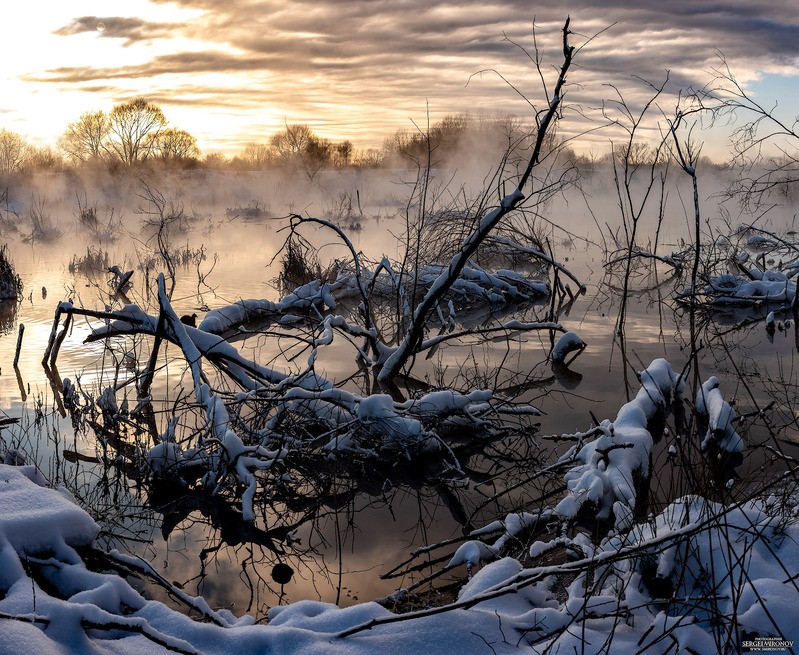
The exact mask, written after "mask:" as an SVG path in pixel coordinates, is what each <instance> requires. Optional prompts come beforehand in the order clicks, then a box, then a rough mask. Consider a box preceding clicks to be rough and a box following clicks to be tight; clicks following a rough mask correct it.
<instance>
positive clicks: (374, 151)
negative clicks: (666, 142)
mask: <svg viewBox="0 0 799 655" xmlns="http://www.w3.org/2000/svg"><path fill="white" fill-rule="evenodd" d="M383 156H384V153H383V151H382V150H381V149H380V148H367V149H366V150H361V151H358V152H356V153H355V154H354V155H353V157H352V162H353V165H355V166H357V167H359V168H377V167H378V166H380V165H381V164H382V163H383Z"/></svg>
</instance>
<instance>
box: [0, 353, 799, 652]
mask: <svg viewBox="0 0 799 655" xmlns="http://www.w3.org/2000/svg"><path fill="white" fill-rule="evenodd" d="M641 381H642V386H641V390H640V392H639V394H638V395H637V396H636V397H635V398H634V399H633V400H632V401H631V402H629V403H627V404H626V405H625V406H624V407H622V408H621V409H620V411H619V413H618V415H617V417H616V419H615V420H614V421H604V422H602V424H601V425H600V426H599V428H598V429H599V430H600V432H601V434H600V435H599V437H598V438H597V439H596V440H594V441H591V442H590V443H587V444H585V445H583V446H582V447H575V448H573V449H572V450H571V451H570V452H569V453H568V454H567V455H565V456H564V458H563V460H562V461H563V462H571V463H573V466H572V467H571V468H570V469H569V470H568V471H567V472H566V474H565V479H566V480H567V482H568V487H569V488H568V490H567V492H566V495H565V497H564V499H563V500H562V501H561V503H560V504H558V506H557V507H556V508H555V509H554V510H552V509H547V510H545V511H543V512H539V513H538V514H537V515H533V514H513V515H509V516H508V517H506V518H505V519H504V520H503V521H501V522H499V524H500V526H501V528H502V531H501V536H500V538H499V539H498V540H496V541H495V542H494V543H492V544H488V543H485V542H484V541H482V540H480V537H481V531H480V530H477V531H475V532H474V533H473V534H472V535H471V536H472V537H473V540H472V541H468V542H466V543H465V544H464V545H463V546H461V547H460V548H459V549H458V550H457V551H456V553H455V557H454V558H453V561H452V562H451V563H450V565H451V566H455V565H459V564H467V565H468V568H469V572H470V574H471V573H474V575H472V576H471V577H470V579H468V580H465V581H464V584H463V586H462V588H461V589H460V592H459V593H458V595H457V598H456V599H455V600H453V601H452V602H450V603H449V604H447V605H443V606H440V607H429V608H426V609H422V610H418V611H415V612H411V613H407V614H403V615H400V614H394V613H392V612H390V611H389V610H387V609H385V608H384V607H383V606H381V605H379V604H377V603H376V602H367V603H362V604H359V605H354V606H351V607H348V608H338V607H336V606H335V605H332V604H329V603H322V602H317V601H310V600H305V601H299V602H296V603H293V604H290V605H288V606H280V607H274V608H272V610H271V611H270V612H269V616H268V622H267V623H266V624H255V623H254V621H253V619H252V618H251V617H247V616H243V617H237V616H234V615H233V614H232V613H230V612H228V611H226V610H215V609H213V608H210V607H209V606H208V604H207V603H206V602H205V601H204V600H203V599H202V598H194V597H190V596H188V595H187V594H185V592H183V591H182V590H180V589H178V588H175V587H171V585H170V584H169V583H168V582H167V581H165V580H164V579H163V578H160V576H158V574H157V573H156V572H155V571H154V569H153V568H152V567H150V566H149V565H148V564H146V563H145V562H143V561H142V560H138V559H136V558H132V557H130V556H127V555H122V554H120V553H118V552H111V553H109V554H106V555H104V556H103V558H102V560H99V561H105V562H107V563H111V564H112V565H113V567H114V568H115V569H116V570H123V571H125V570H126V571H138V572H139V574H140V575H144V576H146V577H150V578H155V579H156V580H158V581H159V583H161V584H162V585H166V586H168V587H171V593H172V595H173V596H174V597H175V598H176V599H177V601H178V602H179V604H181V605H182V606H184V607H185V608H186V611H185V612H179V611H177V610H175V609H172V608H170V607H168V606H166V605H164V604H162V603H161V602H157V601H154V600H147V599H145V598H143V597H142V596H141V595H140V593H139V592H138V591H136V590H135V589H134V588H133V587H132V586H131V585H130V584H129V583H128V581H127V580H126V579H125V578H123V577H121V576H120V575H119V574H118V573H116V572H109V571H103V570H100V568H99V567H97V566H96V565H94V566H93V567H92V568H90V567H89V566H88V565H87V562H97V561H98V557H97V556H96V554H94V555H93V554H92V553H94V552H95V551H94V546H93V544H94V541H95V539H96V537H97V534H98V527H97V525H96V524H95V523H94V521H93V520H92V519H91V518H90V517H89V515H88V514H86V513H85V512H84V511H83V510H82V509H80V508H79V507H78V506H77V504H76V503H75V501H74V500H73V499H72V498H71V496H70V495H69V493H68V492H67V491H65V490H64V489H61V488H52V487H50V486H49V485H48V483H47V481H46V480H45V479H44V478H43V477H42V475H41V474H40V473H39V472H38V471H37V470H36V469H35V468H34V467H31V466H18V467H15V466H11V465H5V464H4V465H0V559H2V562H0V595H1V596H2V599H0V620H2V623H0V653H8V654H17V653H24V654H27V653H30V654H34V653H35V654H37V655H38V654H50V653H54V654H75V655H77V654H81V655H82V654H84V653H131V654H134V653H135V654H136V655H148V654H150V653H153V654H154V653H168V652H179V653H203V654H208V655H211V654H214V653H220V654H221V653H226V654H227V653H230V652H235V653H237V654H241V655H244V654H248V653H252V654H256V653H257V654H261V653H281V654H291V653H297V654H299V653H302V654H307V653H341V654H356V653H359V654H360V653H363V654H366V653H376V652H384V653H431V654H442V655H443V654H447V653H453V654H456V653H457V654H459V655H463V654H464V653H530V652H536V653H538V652H540V653H544V652H550V653H575V652H576V653H643V652H646V653H669V652H670V653H677V652H680V653H683V652H684V653H702V654H704V653H734V652H740V651H742V650H745V648H744V645H745V643H747V642H754V643H760V644H763V643H766V642H765V641H764V640H771V641H769V643H770V645H771V646H772V647H774V650H777V651H779V650H780V649H783V650H786V649H787V648H790V647H792V645H793V643H794V642H796V641H797V640H799V622H797V621H796V619H795V608H796V606H797V601H799V574H797V572H799V525H797V519H799V509H798V508H797V499H798V496H799V495H798V494H797V490H796V486H795V483H791V480H792V478H790V476H789V475H787V474H786V475H785V476H784V480H771V481H770V485H769V488H770V490H771V492H770V494H768V495H762V494H761V495H758V496H754V497H751V498H748V499H745V500H742V501H740V502H737V503H734V504H730V505H721V504H718V503H714V502H710V501H708V500H705V499H703V498H701V497H698V496H686V497H683V498H680V499H678V500H676V501H674V502H673V503H672V504H671V505H669V506H668V507H667V508H666V509H665V510H664V511H662V512H661V513H660V514H659V515H657V516H652V515H650V516H648V517H646V520H644V521H636V520H634V519H633V513H632V508H633V507H634V506H635V504H636V503H635V490H634V487H633V486H632V485H631V481H632V480H633V478H634V477H635V476H636V475H643V476H646V475H648V473H649V471H648V466H649V464H648V456H647V455H648V452H649V449H651V444H652V435H651V434H650V433H649V431H648V428H647V426H648V424H649V423H650V421H651V420H652V418H653V416H654V415H655V414H656V413H658V412H666V411H668V406H669V405H670V404H671V402H672V401H674V400H678V399H679V396H680V394H681V392H682V386H683V382H682V379H681V376H679V375H678V374H676V373H675V372H674V371H673V370H672V368H671V366H670V365H669V364H668V363H667V362H666V361H665V360H658V361H655V362H653V364H652V365H651V366H650V367H649V368H648V369H647V370H645V371H643V372H642V373H641ZM709 383H710V384H709V385H706V386H707V388H708V390H709V389H710V388H711V387H713V384H715V383H716V382H715V381H713V380H710V381H709ZM714 388H715V387H714ZM378 398H379V397H378ZM711 404H712V403H709V405H711ZM708 412H709V413H710V415H711V422H712V421H713V418H712V417H713V416H716V418H718V416H719V414H718V413H716V412H715V410H712V408H711V407H710V406H709V407H708ZM722 413H723V412H722ZM627 444H630V445H629V446H628V445H627ZM587 504H588V505H590V504H593V505H594V506H595V507H596V508H597V512H599V513H603V512H604V514H605V515H606V518H607V517H612V521H610V522H609V525H611V527H610V529H609V531H608V532H607V535H606V536H605V537H604V538H602V539H601V540H600V541H599V542H598V543H597V542H595V541H592V540H591V539H590V538H589V537H588V536H587V534H585V533H584V532H583V531H581V530H579V529H576V530H574V529H573V528H574V527H575V526H578V525H579V513H580V509H581V508H583V507H584V506H586V505H587ZM540 519H545V520H548V521H554V522H562V524H563V526H564V530H563V532H562V536H561V537H558V538H555V539H552V540H550V541H548V542H542V541H538V542H536V543H534V544H533V545H532V547H531V548H530V551H529V556H530V560H529V561H528V562H526V563H525V564H524V565H523V564H522V563H520V561H518V560H516V559H513V558H510V557H503V558H500V559H496V557H497V555H496V554H497V553H499V552H501V549H502V546H503V543H505V542H507V540H508V539H512V538H514V537H516V536H518V535H519V534H520V531H521V530H523V529H524V528H525V527H527V526H529V525H530V524H531V523H533V522H534V521H536V520H540ZM567 527H568V530H567V529H566V528H567ZM482 534H486V532H485V531H482ZM480 567H482V568H480ZM103 568H108V566H106V567H103ZM93 569H96V570H93ZM478 569H479V570H478ZM758 640H759V641H758ZM785 644H787V646H785V648H782V646H783V645H785Z"/></svg>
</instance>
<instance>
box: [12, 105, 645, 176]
mask: <svg viewBox="0 0 799 655" xmlns="http://www.w3.org/2000/svg"><path fill="white" fill-rule="evenodd" d="M532 132H533V130H532V126H531V125H528V124H525V122H524V121H522V120H521V119H518V118H515V117H512V116H506V117H490V118H489V117H476V116H470V115H467V114H458V115H453V116H447V117H445V118H444V119H443V120H441V121H439V122H437V123H434V124H432V125H429V126H424V127H418V128H415V129H412V130H400V131H397V132H395V133H394V134H392V135H390V136H388V137H386V138H385V139H384V141H383V145H382V147H381V148H372V149H368V150H356V149H355V148H354V146H353V144H352V142H351V141H349V140H344V141H332V140H330V139H326V138H324V137H321V136H319V135H317V134H315V133H314V132H313V130H312V129H311V128H310V127H309V126H308V125H304V124H287V125H286V126H285V128H284V129H283V130H281V131H279V132H277V133H276V134H273V135H271V136H270V137H269V138H268V139H265V140H264V141H253V142H251V143H249V144H247V145H246V147H245V148H244V149H243V150H242V151H241V152H239V153H237V154H236V155H234V156H232V157H226V156H224V155H222V154H219V153H210V154H207V155H205V156H203V154H202V153H201V152H200V149H199V148H198V146H197V139H196V138H195V137H194V136H193V135H192V134H190V133H189V132H187V131H186V130H183V129H180V128H178V127H175V126H172V125H170V124H169V122H168V121H167V119H166V117H165V115H164V113H163V111H162V110H161V108H160V107H158V106H157V105H156V104H154V103H151V102H148V101H147V100H145V99H143V98H137V99H135V100H131V101H128V102H124V103H120V104H117V105H115V106H114V107H113V108H112V109H111V111H110V112H104V111H96V112H86V113H84V114H82V115H81V116H80V117H79V118H78V119H77V120H76V121H74V122H72V123H70V124H69V125H67V127H66V129H65V130H64V133H63V135H62V136H61V137H60V139H59V140H58V143H57V144H56V146H55V147H50V146H46V147H37V146H34V145H31V144H30V143H28V141H27V139H26V138H25V137H24V136H22V135H20V134H17V133H15V132H11V131H9V130H6V129H0V173H13V172H21V171H31V170H49V171H63V170H69V169H81V168H94V169H97V168H101V169H105V170H110V171H116V170H123V169H130V168H136V167H164V168H169V169H193V168H206V169H230V170H268V169H273V168H280V169H283V170H285V169H289V170H296V171H298V172H301V173H303V174H305V175H307V176H308V177H309V178H311V179H313V177H314V176H315V175H316V173H318V172H319V171H321V170H325V169H342V168H374V167H380V166H385V167H402V166H407V165H409V164H418V165H422V166H427V165H431V166H436V165H446V164H448V163H450V162H452V161H457V159H458V157H459V156H461V157H462V156H463V154H464V153H472V154H474V155H476V156H482V157H486V158H487V159H488V160H492V159H493V158H495V157H496V156H497V155H500V156H501V155H502V154H503V153H507V152H518V153H522V155H521V156H523V153H524V152H525V150H526V149H527V148H529V146H530V143H529V135H530V134H531V133H532ZM550 140H551V143H549V144H547V148H545V150H546V151H553V150H554V149H555V146H556V145H557V140H556V138H555V137H552V138H551V139H550ZM560 145H561V148H559V151H560V156H561V157H562V158H563V160H564V161H567V162H570V163H572V164H575V165H577V166H580V167H591V166H593V165H596V164H600V163H602V162H607V161H610V160H612V158H613V157H614V156H615V157H616V158H617V159H618V158H620V157H624V156H628V159H632V160H634V162H635V164H636V165H640V164H645V163H648V161H649V160H650V159H652V158H654V157H657V151H656V150H655V149H654V148H650V147H648V146H644V145H637V146H636V148H637V151H636V152H634V153H633V152H631V153H623V152H620V151H619V150H618V149H617V150H615V151H613V152H611V153H605V154H604V155H602V156H597V155H588V156H585V155H576V154H575V153H574V152H573V151H572V150H570V149H569V148H568V147H563V144H560Z"/></svg>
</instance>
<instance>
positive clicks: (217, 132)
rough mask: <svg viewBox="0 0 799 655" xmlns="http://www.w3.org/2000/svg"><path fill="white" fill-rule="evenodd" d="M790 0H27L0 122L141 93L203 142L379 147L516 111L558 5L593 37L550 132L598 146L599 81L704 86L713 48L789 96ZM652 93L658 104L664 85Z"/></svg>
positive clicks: (22, 126) (3, 53) (559, 19)
mask: <svg viewBox="0 0 799 655" xmlns="http://www.w3.org/2000/svg"><path fill="white" fill-rule="evenodd" d="M795 3H796V0H771V1H770V2H768V3H765V2H762V1H761V0H695V1H691V0H669V1H668V2H665V1H664V0H572V1H571V2H564V3H541V4H536V3H535V2H530V1H529V0H502V1H500V2H491V1H490V0H479V1H478V0H459V1H458V2H453V3H447V2H430V0H357V1H353V2H338V1H333V0H327V1H323V0H225V2H219V1H218V0H176V1H167V0H125V1H124V2H121V1H118V0H70V1H69V2H64V1H63V0H28V1H27V2H18V3H14V4H13V8H10V9H8V10H7V11H6V12H5V15H4V21H3V22H4V30H3V32H4V37H3V39H2V41H0V88H2V93H0V128H6V129H10V130H13V131H15V132H19V133H21V134H23V135H25V136H26V137H27V138H28V139H29V140H30V141H31V142H33V143H35V144H37V145H46V144H51V145H52V144H55V142H56V141H57V139H58V136H59V135H60V134H61V133H63V131H64V128H65V127H66V125H67V124H68V123H69V122H71V121H74V120H75V119H77V118H78V117H79V116H80V114H82V113H83V112H87V111H97V110H98V109H102V110H106V111H108V110H110V109H111V107H112V106H113V105H114V103H117V102H122V101H125V100H128V99H131V98H134V97H145V98H147V99H148V100H151V101H153V102H155V103H157V104H158V105H160V106H161V107H162V109H163V110H164V113H165V115H166V117H167V119H168V120H169V122H170V123H171V124H172V125H174V126H175V127H178V128H182V129H186V130H188V131H189V132H191V133H192V134H193V135H195V136H196V137H197V139H198V142H199V145H200V148H201V150H202V151H203V152H204V153H209V152H223V153H225V154H228V155H230V154H234V153H235V152H236V151H237V150H240V149H241V148H243V147H244V145H245V144H246V143H247V142H252V141H254V142H266V141H267V140H268V138H269V136H270V135H271V134H273V133H275V132H276V131H278V130H280V129H281V128H282V127H284V126H285V124H286V123H307V124H309V125H310V126H311V127H312V128H313V129H314V131H316V132H317V133H318V134H320V135H321V136H324V137H327V138H330V139H334V140H341V139H350V140H352V141H353V142H354V143H355V145H356V147H358V148H368V147H379V146H380V144H381V143H382V140H383V138H384V137H385V136H387V135H389V134H391V133H393V132H394V131H396V130H398V129H403V130H413V129H416V127H417V126H418V127H424V125H425V124H426V123H427V121H428V120H429V121H431V122H435V121H437V120H440V119H441V118H442V117H443V116H445V115H447V114H455V113H460V112H471V113H477V114H486V115H490V116H493V115H500V116H501V115H506V114H514V115H518V116H530V115H531V112H532V108H531V105H532V106H533V107H540V104H541V102H542V101H543V99H544V97H545V96H544V94H543V92H542V89H541V83H540V80H539V78H538V76H537V73H536V70H535V67H534V66H533V62H532V56H533V55H534V52H535V46H534V41H533V33H534V29H533V26H534V25H535V34H536V39H537V44H538V46H539V48H540V52H541V55H542V58H543V60H544V65H545V67H544V71H545V73H546V74H547V75H551V74H552V70H553V67H556V66H558V65H559V64H560V59H561V56H560V38H561V34H560V30H561V29H562V26H563V23H564V20H565V18H566V16H567V14H568V15H570V17H571V29H572V31H573V32H574V34H573V35H572V37H571V39H572V43H573V44H574V45H576V46H581V45H583V44H585V43H586V40H587V39H588V38H589V37H591V36H594V35H596V38H594V39H593V40H591V41H590V42H589V43H587V44H586V45H585V47H584V48H583V49H581V50H580V51H579V53H578V54H577V56H576V58H575V62H574V67H573V70H572V73H571V74H570V76H569V83H570V87H569V88H568V91H567V94H566V98H565V101H564V102H565V107H566V110H565V113H564V119H565V120H564V121H563V122H562V123H561V128H560V129H561V133H562V134H563V135H565V136H570V137H574V138H575V144H576V145H577V147H578V149H583V150H586V149H596V150H603V149H606V148H607V147H608V143H609V140H610V139H611V138H614V137H613V130H608V129H606V128H603V129H599V130H597V131H591V130H594V129H595V128H597V127H599V126H600V125H602V124H604V123H603V121H602V120H601V107H602V106H603V103H604V105H605V106H606V107H610V109H611V111H613V106H612V103H611V104H610V105H608V104H607V103H608V101H609V100H612V98H614V97H616V95H615V94H616V91H615V89H618V91H619V92H620V93H621V94H622V95H623V96H624V98H625V99H626V100H627V101H628V102H629V103H631V104H632V105H634V106H635V105H636V104H637V103H640V102H641V101H642V100H643V99H645V98H646V97H647V95H648V94H649V90H648V87H647V85H646V84H644V82H642V80H645V81H648V82H651V83H654V84H660V83H661V82H662V81H663V80H664V78H665V75H666V71H667V70H668V71H669V76H670V77H669V90H670V91H674V92H676V91H677V90H679V89H687V88H690V87H699V86H703V85H705V84H707V83H708V82H709V81H710V80H711V79H712V75H711V72H710V71H711V70H712V68H713V67H715V66H717V65H718V62H719V60H718V55H719V53H723V55H724V57H725V58H726V60H727V62H728V63H729V65H730V68H731V70H732V71H733V72H734V73H735V75H736V77H737V79H738V80H739V81H741V82H742V83H743V84H745V85H747V88H749V89H751V90H752V91H753V92H754V93H756V94H757V97H758V99H760V100H762V101H763V102H764V103H766V104H769V105H771V104H773V103H774V102H775V101H777V100H779V101H780V111H783V108H785V111H788V112H789V111H790V102H791V100H793V101H794V104H793V106H794V107H796V106H797V105H796V100H797V99H798V98H797V96H799V92H798V91H797V88H799V77H797V75H798V74H799V12H797V11H796V4H795ZM550 84H551V81H550ZM528 101H529V102H528ZM661 104H662V107H661V109H662V110H663V111H664V112H665V113H668V112H669V111H673V100H672V99H671V97H670V96H664V97H662V99H661ZM795 113H797V112H794V114H795ZM587 131H589V133H587V134H586V132H587ZM715 138H720V137H711V141H712V140H713V139H715ZM713 147H716V146H715V145H714V146H713ZM719 147H721V146H719Z"/></svg>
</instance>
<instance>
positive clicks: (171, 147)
mask: <svg viewBox="0 0 799 655" xmlns="http://www.w3.org/2000/svg"><path fill="white" fill-rule="evenodd" d="M155 143H156V149H157V151H158V155H159V156H160V157H161V158H163V159H167V160H171V161H182V162H186V161H188V160H196V159H197V158H198V157H199V156H200V149H199V148H198V147H197V139H195V138H194V137H193V136H192V135H191V134H189V133H188V132H187V131H186V130H179V129H177V128H175V127H168V128H166V129H165V130H162V131H161V132H159V133H158V135H157V136H156V137H155Z"/></svg>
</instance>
